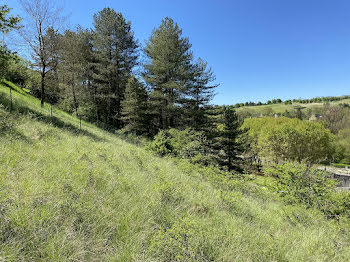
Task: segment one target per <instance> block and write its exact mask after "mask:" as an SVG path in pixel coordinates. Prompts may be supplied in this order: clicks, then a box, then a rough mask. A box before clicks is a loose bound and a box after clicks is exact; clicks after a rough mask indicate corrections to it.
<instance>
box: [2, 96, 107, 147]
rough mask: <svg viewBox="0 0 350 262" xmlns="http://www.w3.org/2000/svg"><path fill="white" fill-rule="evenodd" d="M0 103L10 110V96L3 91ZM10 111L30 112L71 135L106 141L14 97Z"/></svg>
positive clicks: (37, 118) (38, 118) (40, 119)
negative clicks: (29, 106) (19, 101)
mask: <svg viewBox="0 0 350 262" xmlns="http://www.w3.org/2000/svg"><path fill="white" fill-rule="evenodd" d="M0 103H1V104H2V105H3V106H4V107H5V109H6V110H7V111H10V106H11V102H10V98H9V96H7V95H6V94H4V93H0ZM11 112H12V113H20V114H30V115H32V116H34V118H35V119H36V120H38V121H41V122H44V123H48V124H52V125H54V126H55V127H58V128H61V129H64V130H65V131H68V132H70V133H71V134H72V135H84V136H87V137H89V138H91V139H93V140H94V141H98V142H99V141H106V139H104V138H101V137H99V136H97V135H95V134H93V133H91V132H89V131H87V130H85V129H83V127H82V129H80V128H79V127H78V126H75V125H73V124H70V123H66V122H64V121H62V120H60V119H59V118H57V117H55V116H52V117H51V116H49V115H45V114H43V113H41V112H38V111H35V110H33V109H31V108H28V107H26V106H23V105H20V104H19V103H18V102H17V101H16V99H14V100H13V110H12V111H11Z"/></svg>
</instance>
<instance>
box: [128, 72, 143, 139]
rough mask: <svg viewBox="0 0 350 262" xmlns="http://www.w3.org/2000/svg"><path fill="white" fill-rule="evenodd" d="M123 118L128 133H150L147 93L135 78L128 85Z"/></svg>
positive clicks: (131, 78)
mask: <svg viewBox="0 0 350 262" xmlns="http://www.w3.org/2000/svg"><path fill="white" fill-rule="evenodd" d="M122 116H123V117H122V119H123V121H124V122H125V128H126V129H127V131H129V132H133V133H136V134H138V135H141V134H147V133H148V129H149V128H148V126H149V121H148V114H147V92H146V89H145V88H144V86H143V85H142V84H141V83H140V82H139V81H138V80H137V79H136V77H135V76H132V77H130V79H129V81H128V83H127V85H126V89H125V99H124V100H123V101H122Z"/></svg>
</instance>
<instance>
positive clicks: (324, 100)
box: [234, 95, 350, 108]
mask: <svg viewBox="0 0 350 262" xmlns="http://www.w3.org/2000/svg"><path fill="white" fill-rule="evenodd" d="M349 98H350V95H344V96H325V97H315V98H311V99H293V100H292V99H288V100H285V101H283V100H282V99H280V98H277V99H272V100H268V101H267V102H266V103H263V102H260V101H259V102H257V103H255V102H245V103H236V104H234V108H240V107H244V106H262V105H271V104H282V103H283V104H285V105H292V104H293V103H296V104H312V103H327V102H335V101H341V100H344V99H349Z"/></svg>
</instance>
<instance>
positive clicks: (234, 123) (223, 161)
mask: <svg viewBox="0 0 350 262" xmlns="http://www.w3.org/2000/svg"><path fill="white" fill-rule="evenodd" d="M217 130H218V132H217V135H216V139H215V143H214V149H215V150H216V152H217V153H216V154H215V155H216V159H217V162H218V163H219V165H220V166H224V167H226V168H227V169H228V171H232V170H236V171H242V163H243V159H242V158H241V157H240V155H241V154H242V152H243V148H242V144H241V143H240V136H241V135H242V133H243V132H242V130H241V129H240V123H239V121H238V118H237V115H236V112H235V111H234V110H233V109H231V108H230V107H224V109H223V114H222V116H221V123H220V124H219V125H218V129H217Z"/></svg>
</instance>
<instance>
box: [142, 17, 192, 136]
mask: <svg viewBox="0 0 350 262" xmlns="http://www.w3.org/2000/svg"><path fill="white" fill-rule="evenodd" d="M190 48H191V44H190V42H189V40H188V38H187V37H182V30H181V29H180V28H179V26H178V25H177V24H176V23H175V22H174V21H173V20H172V19H171V18H165V19H164V20H162V23H161V25H160V26H159V27H158V28H157V29H155V30H153V32H152V35H151V37H150V39H149V41H148V42H147V43H146V48H145V50H144V51H145V54H146V56H147V59H148V61H147V63H146V64H145V66H144V68H145V72H144V74H143V77H144V80H145V82H146V83H147V84H148V86H149V87H150V91H151V92H150V108H152V115H153V125H154V128H155V129H156V130H159V129H167V128H170V127H176V126H178V125H179V123H181V121H180V120H181V119H180V118H181V116H182V114H181V113H182V112H181V111H182V106H181V104H182V102H183V100H182V99H183V97H184V95H185V92H186V87H187V86H186V85H187V83H188V82H189V81H190V80H191V78H192V75H191V74H192V64H191V61H192V52H191V51H190Z"/></svg>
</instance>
